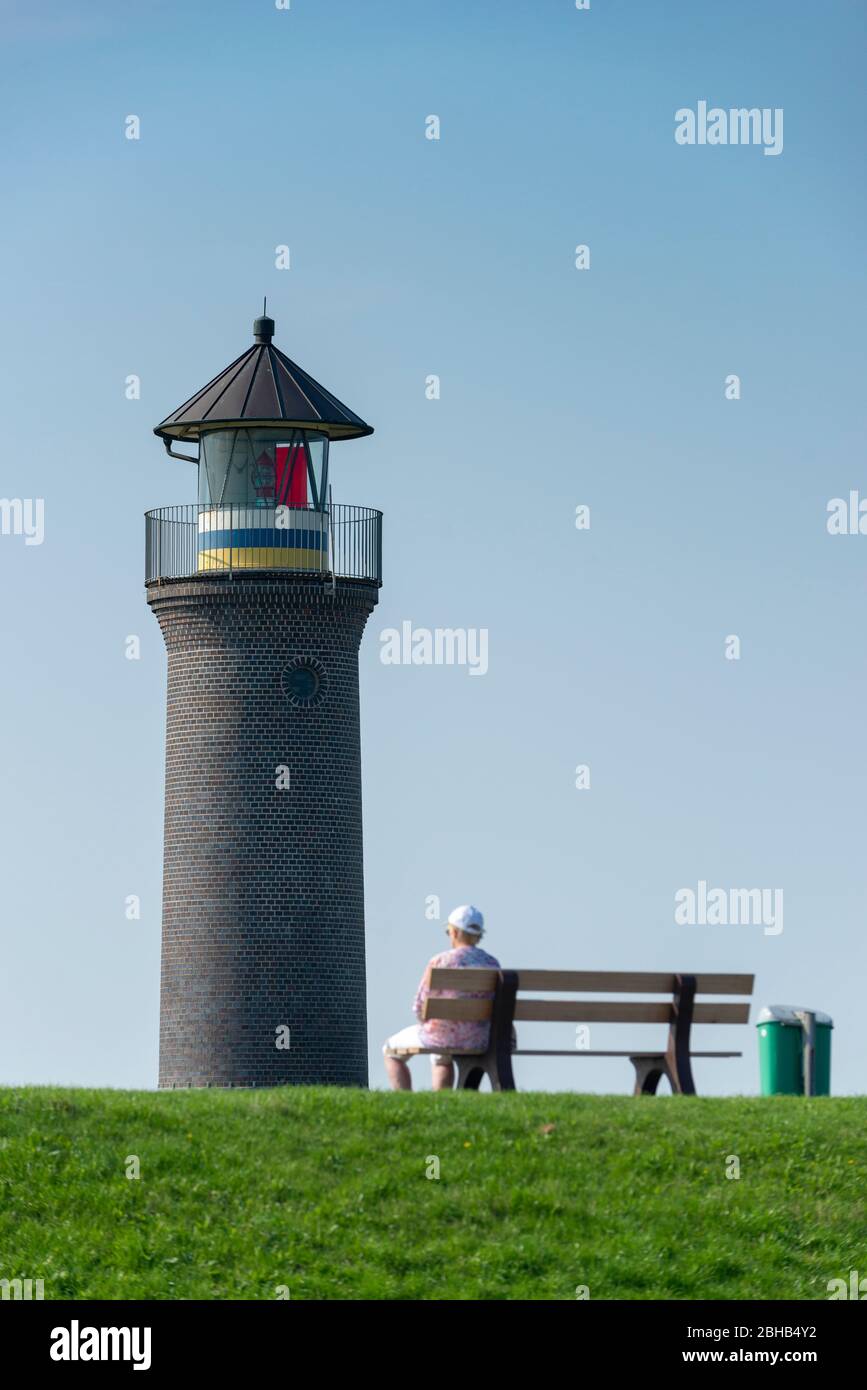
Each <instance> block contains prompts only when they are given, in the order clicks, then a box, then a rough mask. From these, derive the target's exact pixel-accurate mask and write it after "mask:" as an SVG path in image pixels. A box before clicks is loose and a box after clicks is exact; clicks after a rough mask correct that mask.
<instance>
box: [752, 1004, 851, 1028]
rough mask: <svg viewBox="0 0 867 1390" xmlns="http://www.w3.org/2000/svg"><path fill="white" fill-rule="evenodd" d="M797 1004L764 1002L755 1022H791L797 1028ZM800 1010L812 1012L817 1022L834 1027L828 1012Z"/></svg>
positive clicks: (798, 1025)
mask: <svg viewBox="0 0 867 1390" xmlns="http://www.w3.org/2000/svg"><path fill="white" fill-rule="evenodd" d="M798 1010H799V1005H797V1004H766V1005H765V1007H764V1008H763V1009H762V1011H761V1013H760V1014H759V1016H758V1018H757V1019H756V1023H757V1024H759V1023H793V1024H795V1025H796V1026H797V1027H798V1028H800V1026H801V1020H800V1019H799V1018H798ZM801 1012H807V1013H811V1014H812V1013H814V1014H815V1015H816V1022H817V1023H824V1024H825V1025H826V1026H827V1027H828V1028H833V1027H834V1020H833V1018H831V1016H830V1014H823V1013H820V1012H819V1010H818V1009H807V1010H804V1009H801Z"/></svg>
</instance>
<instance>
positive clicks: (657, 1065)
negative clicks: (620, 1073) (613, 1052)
mask: <svg viewBox="0 0 867 1390" xmlns="http://www.w3.org/2000/svg"><path fill="white" fill-rule="evenodd" d="M629 1060H630V1062H631V1063H632V1065H633V1066H634V1068H635V1089H634V1091H633V1092H632V1094H633V1095H634V1096H655V1095H656V1088H657V1086H658V1085H659V1083H660V1081H661V1080H662V1078H663V1076H665V1077H667V1078H668V1081H669V1083H670V1082H671V1074H670V1072H669V1070H668V1067H667V1066H666V1063H665V1058H664V1056H663V1055H662V1053H660V1054H659V1056H658V1057H630V1059H629ZM672 1090H674V1087H673V1086H672Z"/></svg>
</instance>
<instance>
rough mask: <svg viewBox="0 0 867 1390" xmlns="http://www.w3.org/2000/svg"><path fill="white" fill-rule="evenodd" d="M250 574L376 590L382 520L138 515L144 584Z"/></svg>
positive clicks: (183, 511) (171, 512)
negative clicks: (353, 582)
mask: <svg viewBox="0 0 867 1390" xmlns="http://www.w3.org/2000/svg"><path fill="white" fill-rule="evenodd" d="M249 570H279V571H280V572H281V573H284V574H285V573H290V574H321V575H322V576H323V578H330V577H335V578H337V579H358V580H365V581H367V582H368V583H372V584H381V583H382V512H377V511H374V510H373V508H371V507H354V506H348V505H345V504H341V503H332V505H331V507H330V508H329V509H328V510H327V511H315V510H313V509H312V508H310V509H305V508H300V507H293V508H289V507H267V506H266V507H257V506H246V505H238V504H232V505H229V506H219V505H213V504H210V503H191V504H186V505H181V506H176V507H159V508H157V509H156V510H154V511H150V512H146V513H145V583H147V584H150V583H152V582H154V581H155V580H159V579H189V578H198V577H199V576H200V575H202V576H203V575H209V576H210V575H214V576H216V575H226V576H230V575H233V574H235V573H241V572H242V571H243V572H247V571H249Z"/></svg>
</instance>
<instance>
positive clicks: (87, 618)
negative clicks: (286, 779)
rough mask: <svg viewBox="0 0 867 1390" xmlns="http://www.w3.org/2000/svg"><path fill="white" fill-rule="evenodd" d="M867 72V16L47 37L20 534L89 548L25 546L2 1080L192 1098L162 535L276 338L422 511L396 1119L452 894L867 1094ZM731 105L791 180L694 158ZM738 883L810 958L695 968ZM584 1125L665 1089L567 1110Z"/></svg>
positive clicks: (391, 822) (14, 646)
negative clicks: (177, 920)
mask: <svg viewBox="0 0 867 1390" xmlns="http://www.w3.org/2000/svg"><path fill="white" fill-rule="evenodd" d="M865 27H867V25H865V14H864V11H863V9H862V8H861V7H860V6H858V5H856V4H854V3H842V0H830V2H829V0H826V3H824V4H822V5H818V4H813V3H806V2H805V0H799V3H796V4H794V5H793V4H792V3H791V0H789V3H782V0H763V3H762V4H761V5H756V4H755V3H754V0H731V3H728V4H725V5H698V4H696V3H695V0H667V3H665V4H646V3H639V0H630V3H625V2H623V0H621V2H620V3H618V2H617V0H608V2H607V3H606V0H592V6H591V9H590V11H589V12H578V11H576V10H575V8H574V5H573V4H572V3H571V0H533V3H532V4H531V3H522V2H521V0H504V2H503V3H495V2H494V0H489V3H487V4H475V5H468V4H467V3H466V0H439V2H438V3H421V0H400V3H398V0H389V2H388V3H386V0H365V3H363V4H359V3H357V0H292V7H291V10H289V11H288V12H280V11H278V10H276V8H275V6H274V4H273V3H272V0H207V3H206V2H205V0H192V2H190V0H187V2H186V3H184V4H182V5H179V4H176V3H169V0H162V2H161V3H160V2H156V0H152V3H138V4H136V5H132V6H130V5H119V4H117V3H115V0H89V3H87V2H86V0H82V3H79V4H76V5H69V4H66V3H60V0H43V3H41V4H39V5H38V6H34V5H32V4H29V3H25V0H20V3H9V2H8V0H7V2H6V3H0V37H2V45H0V103H2V127H3V138H2V142H0V160H2V177H3V189H4V199H3V217H2V223H0V238H2V271H3V273H2V283H0V295H2V299H0V324H2V327H0V333H2V378H0V379H2V385H3V412H2V419H3V428H4V430H5V432H6V439H5V444H4V448H3V454H2V472H0V495H2V496H7V497H11V498H14V497H22V498H28V497H42V498H44V499H45V509H46V510H45V540H44V543H43V544H42V545H41V546H32V547H26V546H25V545H24V544H23V540H22V538H21V537H11V536H2V537H0V581H2V588H0V594H2V598H0V604H2V610H0V611H2V665H3V681H2V686H0V711H2V727H3V730H4V735H3V743H4V748H3V758H2V766H3V796H2V807H0V816H2V827H0V829H2V839H0V843H2V930H3V947H2V962H3V963H2V980H0V1081H3V1082H49V1081H55V1082H62V1083H67V1084H93V1085H96V1084H107V1085H114V1086H143V1087H146V1086H152V1085H154V1084H155V1079H156V1069H157V1018H158V990H159V928H160V888H161V859H162V790H163V766H162V760H163V739H164V717H165V713H164V711H165V657H164V651H163V644H162V638H161V636H160V633H159V629H158V627H157V624H156V623H155V621H154V619H153V617H152V616H151V614H150V612H149V610H148V608H147V606H146V604H145V598H144V590H143V529H144V528H143V521H142V513H143V512H144V510H145V509H146V508H148V507H152V506H159V505H165V504H169V503H172V502H186V501H192V500H194V498H195V478H194V470H193V469H192V468H190V467H187V466H185V465H184V464H182V463H174V462H172V461H171V460H169V459H167V458H166V457H165V455H164V453H163V450H162V447H161V445H160V443H159V442H158V441H157V440H156V439H155V438H154V437H153V435H152V433H151V429H152V427H153V425H154V424H156V423H157V422H158V421H159V420H160V419H161V418H162V417H163V416H164V415H165V414H166V413H167V412H168V411H169V410H170V409H172V408H174V407H175V406H177V405H178V404H180V402H181V401H182V400H184V399H185V398H186V397H187V396H188V395H189V394H191V392H192V391H193V390H195V389H196V388H198V387H199V386H201V385H202V384H203V383H204V382H205V381H206V380H207V379H208V378H209V377H210V376H212V375H213V374H214V373H215V372H217V371H218V370H220V369H221V368H222V367H223V366H225V365H226V363H228V362H229V361H230V360H231V359H232V358H233V357H234V356H236V355H237V354H238V353H240V352H241V351H242V350H243V349H244V348H245V347H246V346H247V345H248V344H249V342H250V341H251V320H252V318H253V317H254V315H255V314H256V313H257V312H258V311H259V309H260V306H261V299H262V295H263V294H265V293H267V295H268V303H269V312H271V313H272V314H273V315H274V317H275V318H276V320H277V343H278V345H279V346H280V347H281V348H283V350H284V351H286V352H287V353H288V354H289V355H290V356H291V357H293V358H294V359H295V360H297V361H299V362H300V363H301V364H302V365H303V366H304V367H305V368H306V369H307V370H308V371H309V372H311V373H312V374H313V375H314V376H315V377H317V378H319V379H320V380H322V381H324V382H325V383H326V384H327V385H328V386H329V387H330V388H331V389H332V390H333V391H334V392H335V393H336V394H337V395H338V396H339V397H340V398H341V399H343V400H345V401H346V402H347V403H348V404H349V405H350V406H351V407H352V409H354V410H355V411H357V412H358V413H359V414H361V415H362V416H363V417H364V418H365V419H366V420H369V421H371V422H372V423H373V424H374V426H375V427H376V433H375V434H374V436H373V437H372V438H370V439H367V440H363V441H359V442H357V443H348V444H344V445H337V446H335V448H334V450H333V454H332V477H333V484H334V494H335V498H336V499H337V500H340V501H345V502H355V503H362V504H366V505H370V506H376V507H379V508H381V509H382V510H383V512H384V513H385V586H384V588H383V590H382V597H381V605H380V607H379V609H378V610H377V612H376V614H375V615H374V617H373V619H372V621H371V624H370V626H369V627H368V632H367V635H366V638H365V643H364V647H363V650H362V656H361V679H362V718H363V755H364V775H365V850H366V899H367V922H368V969H369V1004H370V1036H371V1059H372V1070H371V1076H372V1080H373V1081H375V1083H376V1084H381V1080H382V1074H381V1065H380V1060H379V1048H380V1044H381V1041H382V1038H383V1037H384V1036H385V1035H386V1034H387V1033H389V1032H392V1031H395V1030H396V1029H397V1028H399V1027H402V1026H404V1025H405V1024H406V1023H408V1022H410V1021H411V1018H410V1013H409V1006H410V1001H411V998H412V994H413V991H414V989H415V986H416V983H417V979H418V976H419V974H420V973H421V970H422V968H423V966H424V963H425V961H426V960H427V958H428V956H429V955H430V954H431V953H432V952H433V951H434V950H437V949H439V948H440V945H441V943H442V938H441V937H440V934H439V932H438V931H437V930H436V928H435V926H434V924H432V923H430V922H428V921H427V920H426V918H425V900H426V898H427V896H428V895H431V894H437V895H439V897H440V899H441V902H442V907H443V911H444V913H445V912H446V911H447V910H448V909H449V907H451V906H453V905H454V904H455V903H459V902H465V901H468V900H469V901H473V902H476V903H478V904H479V905H480V906H481V907H482V908H483V910H484V911H485V913H486V915H487V918H488V923H489V927H490V931H489V936H488V939H487V942H486V944H487V945H488V946H489V948H490V949H491V950H492V951H494V952H495V953H496V954H497V955H498V956H499V957H500V959H501V960H502V961H503V963H504V964H508V965H512V966H518V967H521V966H548V967H562V968H576V969H578V968H592V967H598V968H609V969H629V968H633V969H640V968H644V969H666V970H676V969H682V970H697V971H701V970H710V969H713V970H716V969H737V970H744V971H746V970H754V971H755V972H756V975H757V986H756V997H757V1002H758V1003H759V1004H761V1003H766V1002H783V1003H792V1004H805V1005H812V1006H815V1007H818V1008H821V1009H824V1010H825V1011H827V1012H829V1013H831V1014H832V1015H833V1016H834V1019H835V1021H836V1024H837V1030H836V1033H835V1058H834V1084H835V1089H837V1090H844V1091H863V1090H864V1085H865V1074H864V1062H863V1058H864V1046H863V1038H862V1028H863V1022H862V1018H863V1012H864V1009H863V1002H862V1000H863V993H864V990H865V985H867V970H865V959H867V950H865V853H864V805H863V803H864V788H865V759H867V753H865V749H867V744H865V740H864V738H863V736H862V731H863V723H864V709H865V696H867V690H865V659H864V652H865V626H867V616H865V603H864V595H865V574H867V536H865V537H859V536H851V537H833V538H832V537H830V536H829V535H828V534H827V532H826V529H825V513H826V505H827V502H828V500H829V499H830V498H832V497H836V496H845V495H847V493H848V491H849V490H850V489H861V490H862V492H863V493H865V495H867V469H865V465H864V455H863V443H862V440H863V424H864V421H863V407H862V400H863V394H864V393H863V378H864V371H865V362H864V356H865V353H864V331H863V323H864V300H865V295H864V268H863V227H864V223H865V207H864V201H865V198H864V180H863V153H864V130H863V101H862V97H861V95H860V93H861V78H862V72H863V70H862V62H863V58H862V54H863V50H864V38H865V32H864V31H865ZM699 100H707V101H708V102H709V104H710V105H719V106H722V107H725V108H728V107H731V106H748V107H752V106H756V107H760V108H763V107H782V108H783V110H784V113H785V122H784V132H785V135H784V150H783V153H782V154H781V155H780V156H779V157H777V158H767V157H765V156H764V155H763V154H762V151H761V149H757V148H752V147H737V148H736V147H719V148H711V147H704V148H698V147H681V146H679V145H677V144H676V143H675V141H674V125H675V122H674V113H675V111H676V110H677V109H678V108H680V107H685V106H690V107H693V108H694V107H695V106H696V103H697V102H698V101H699ZM130 114H135V115H138V116H139V118H140V121H141V138H140V140H139V141H137V142H136V141H129V140H127V139H125V138H124V120H125V118H126V117H127V116H128V115H130ZM430 114H436V115H438V116H439V117H440V120H441V132H442V133H441V139H440V140H439V142H434V141H429V140H426V139H425V138H424V121H425V117H426V116H428V115H430ZM284 243H285V244H288V245H289V246H290V248H291V269H290V270H289V271H279V270H277V269H276V268H275V267H274V248H275V247H276V246H277V245H279V244H284ZM578 243H587V244H589V245H590V248H591V268H590V270H589V271H587V272H579V271H577V270H576V269H575V268H574V265H573V252H574V248H575V246H576V244H578ZM131 373H135V374H137V375H139V376H140V377H141V383H142V388H141V399H140V401H128V400H126V399H125V395H124V382H125V379H126V377H127V376H128V375H129V374H131ZM432 373H436V374H438V375H439V376H440V378H441V382H442V395H441V399H440V400H439V401H429V400H427V399H426V397H425V391H424V383H425V378H426V377H427V376H428V375H429V374H432ZM730 373H736V374H737V375H739V376H740V378H741V381H742V398H741V399H740V400H739V401H727V400H726V399H725V397H724V389H723V388H724V380H725V378H726V376H727V375H729V374H730ZM579 503H586V504H588V505H589V506H590V507H591V518H592V523H591V529H590V531H588V532H578V531H576V530H575V527H574V514H575V507H576V506H577V505H578V504H579ZM405 619H409V620H411V621H412V622H413V623H414V624H416V625H418V626H425V627H429V628H435V627H438V626H440V627H467V628H469V627H477V628H487V629H488V632H489V646H490V670H489V672H488V674H487V675H486V676H484V677H483V678H471V677H470V676H469V675H468V674H467V672H466V671H465V670H461V669H458V668H434V667H414V668H405V667H392V666H386V665H383V664H382V663H381V661H380V660H379V646H380V644H379V633H380V632H381V631H382V630H383V629H384V628H386V627H391V626H399V625H400V623H401V622H402V621H403V620H405ZM732 633H734V634H737V635H739V637H740V639H741V643H742V657H741V660H740V661H739V662H730V661H726V660H725V659H724V641H725V638H726V636H727V635H728V634H732ZM129 634H137V635H139V636H140V638H141V647H142V658H141V660H140V661H138V662H131V661H127V660H126V659H125V657H124V641H125V638H126V637H127V636H128V635H129ZM579 763H587V764H589V765H590V768H591V783H592V785H591V789H590V790H589V791H580V792H579V791H577V790H576V789H575V787H574V769H575V766H576V765H577V764H579ZM700 879H705V880H707V881H708V882H709V883H710V884H711V885H712V886H718V887H724V888H738V887H740V888H749V887H766V888H782V889H783V891H784V895H785V926H784V931H783V933H782V934H781V935H779V936H765V935H764V934H763V933H762V930H761V928H760V927H744V926H739V927H711V926H703V927H702V926H695V927H684V926H678V925H676V924H675V921H674V894H675V892H676V891H677V890H678V889H679V888H682V887H688V886H693V887H694V886H695V885H696V884H697V883H698V881H699V880H700ZM129 894H139V895H140V896H141V900H142V919H141V921H140V922H128V921H127V920H126V918H125V915H124V900H125V898H126V896H127V895H129ZM754 1034H755V1030H754V1028H753V1027H752V1025H751V1026H750V1028H749V1029H746V1028H744V1029H739V1030H735V1029H706V1030H703V1033H700V1034H699V1042H700V1045H704V1046H710V1047H713V1046H741V1047H743V1049H744V1051H745V1057H744V1059H743V1061H742V1062H734V1063H732V1062H726V1063H721V1062H718V1063H705V1064H703V1066H702V1067H701V1068H700V1069H699V1070H698V1073H697V1076H698V1083H699V1087H700V1089H702V1090H704V1091H708V1092H725V1091H753V1090H755V1089H756V1087H757V1066H756V1059H755V1037H754ZM555 1035H556V1038H557V1045H563V1046H565V1047H571V1046H572V1043H573V1037H574V1028H573V1027H572V1026H571V1025H568V1024H565V1025H562V1026H559V1025H558V1026H557V1027H553V1026H549V1027H548V1028H547V1029H546V1030H545V1033H544V1037H545V1041H542V1042H539V1041H536V1043H535V1045H536V1046H539V1045H542V1046H545V1045H552V1044H553V1041H554V1037H555ZM735 1035H736V1037H735ZM532 1036H533V1033H532V1030H531V1029H526V1030H525V1033H524V1039H525V1042H528V1043H529V1042H530V1039H531V1037H532ZM658 1037H659V1032H658V1030H657V1031H656V1032H655V1033H654V1030H653V1029H649V1030H648V1029H645V1030H642V1032H641V1035H640V1037H639V1038H636V1036H635V1030H633V1033H632V1036H630V1037H628V1038H627V1037H626V1035H625V1032H624V1031H622V1030H621V1031H620V1032H619V1038H620V1041H616V1040H615V1034H614V1033H611V1034H610V1035H609V1034H608V1033H605V1032H603V1030H602V1029H597V1030H595V1033H594V1037H593V1045H594V1046H597V1047H606V1046H621V1045H628V1044H630V1043H632V1042H634V1041H638V1043H639V1045H643V1046H645V1047H646V1046H650V1045H653V1043H654V1042H655V1040H656V1039H657V1038H658ZM415 1066H416V1069H417V1081H418V1080H423V1082H424V1084H427V1077H426V1075H425V1074H424V1073H425V1071H426V1064H425V1063H416V1064H415ZM576 1082H577V1083H578V1084H580V1085H581V1086H582V1087H583V1088H588V1089H594V1090H600V1091H603V1090H615V1091H616V1090H625V1089H626V1088H627V1087H628V1085H629V1076H628V1068H627V1066H626V1064H625V1063H621V1062H610V1061H596V1062H594V1061H590V1060H583V1061H577V1060H575V1059H573V1058H571V1057H570V1058H567V1059H565V1060H564V1061H561V1062H555V1063H551V1064H545V1063H541V1062H525V1063H523V1064H522V1065H521V1066H520V1070H519V1084H522V1085H525V1086H534V1087H551V1088H555V1089H559V1088H568V1087H569V1086H570V1085H573V1084H575V1083H576Z"/></svg>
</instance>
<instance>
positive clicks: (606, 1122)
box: [0, 1088, 867, 1299]
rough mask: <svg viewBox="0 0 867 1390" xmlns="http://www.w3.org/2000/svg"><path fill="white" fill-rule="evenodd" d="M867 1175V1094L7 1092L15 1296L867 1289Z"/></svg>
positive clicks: (2, 1116)
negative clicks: (735, 1161)
mask: <svg viewBox="0 0 867 1390" xmlns="http://www.w3.org/2000/svg"><path fill="white" fill-rule="evenodd" d="M550 1126H553V1128H549V1127H550ZM543 1127H544V1128H543ZM733 1154H734V1155H737V1157H738V1158H739V1160H740V1172H741V1176H740V1178H739V1179H737V1180H734V1179H728V1178H727V1177H726V1161H727V1157H728V1156H729V1155H733ZM128 1155H137V1156H138V1158H139V1160H140V1163H141V1177H140V1179H138V1180H130V1179H128V1178H127V1177H126V1175H125V1173H126V1162H127V1157H128ZM431 1155H435V1156H436V1157H438V1159H439V1163H440V1177H439V1179H438V1180H431V1179H427V1178H426V1177H425V1171H426V1168H427V1166H428V1162H429V1156H431ZM865 1158H867V1098H865V1099H861V1098H853V1099H830V1100H829V1099H816V1100H811V1101H805V1100H800V1099H796V1098H779V1099H773V1100H760V1099H738V1098H735V1099H724V1100H723V1099H702V1098H692V1099H687V1098H683V1097H679V1098H678V1097H659V1098H648V1099H641V1100H637V1101H636V1100H633V1099H631V1098H627V1097H623V1096H616V1097H613V1096H582V1095H570V1094H565V1095H564V1094H556V1095H547V1094H540V1093H514V1094H509V1095H490V1094H481V1095H474V1094H470V1093H462V1094H456V1093H445V1094H440V1095H434V1094H431V1093H430V1092H426V1093H422V1094H418V1095H400V1094H397V1095H393V1094H390V1093H376V1092H374V1093H370V1094H368V1093H365V1092H360V1091H344V1090H333V1089H317V1088H298V1089H284V1090H274V1091H193V1092H166V1093H162V1094H153V1093H138V1092H123V1091H76V1090H72V1091H70V1090H57V1089H42V1088H36V1089H31V1088H27V1089H20V1090H0V1278H16V1277H17V1278H32V1279H37V1278H42V1279H44V1281H45V1297H46V1298H110V1299H115V1298H156V1299H167V1298H170V1299H189V1298H206V1299H220V1298H255V1299H260V1298H267V1299H271V1298H275V1297H277V1293H276V1290H277V1287H278V1286H279V1285H285V1286H287V1287H288V1289H289V1290H290V1296H291V1297H292V1298H293V1299H304V1298H324V1299H335V1298H338V1299H339V1298H354V1299H364V1298H388V1299H392V1298H421V1299H440V1298H461V1299H463V1298H468V1299H516V1298H531V1299H574V1297H575V1290H576V1286H577V1285H588V1286H589V1289H590V1296H591V1298H594V1299H595V1298H625V1299H642V1298H666V1299H681V1298H731V1299H739V1298H771V1299H784V1298H816V1299H818V1298H827V1297H828V1292H827V1287H826V1286H827V1282H828V1280H829V1279H832V1278H837V1277H842V1278H847V1279H848V1274H849V1271H850V1270H851V1269H858V1270H860V1271H861V1273H862V1275H863V1274H867V1206H865V1202H864V1170H865Z"/></svg>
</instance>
